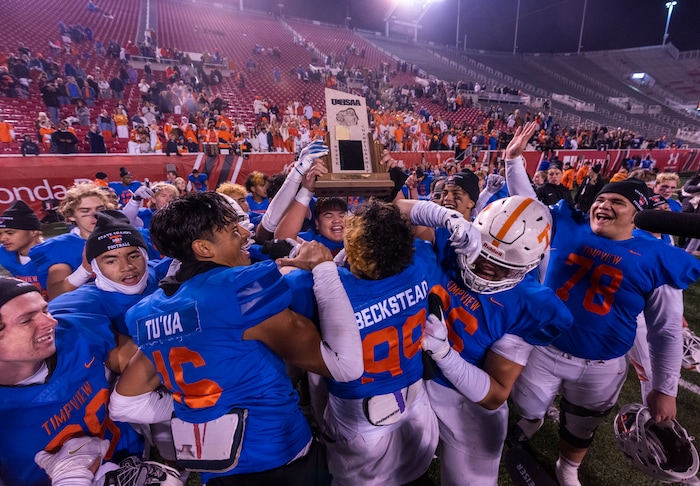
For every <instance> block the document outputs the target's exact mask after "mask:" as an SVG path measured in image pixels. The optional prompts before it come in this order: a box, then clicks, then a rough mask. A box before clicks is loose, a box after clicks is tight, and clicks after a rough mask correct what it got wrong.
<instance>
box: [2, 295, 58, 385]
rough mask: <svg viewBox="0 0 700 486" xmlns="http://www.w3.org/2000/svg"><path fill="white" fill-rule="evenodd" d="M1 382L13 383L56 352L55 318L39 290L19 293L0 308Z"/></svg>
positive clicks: (24, 376) (27, 374)
mask: <svg viewBox="0 0 700 486" xmlns="http://www.w3.org/2000/svg"><path fill="white" fill-rule="evenodd" d="M0 322H1V323H2V325H1V326H0V327H1V329H0V383H1V384H3V385H9V384H16V383H17V382H19V381H21V380H23V379H26V378H28V377H29V376H31V375H32V374H34V373H36V371H38V370H39V367H40V366H41V363H42V361H43V360H45V359H46V358H48V357H49V356H51V355H53V354H54V353H55V352H56V343H55V340H54V328H55V327H56V324H57V322H56V319H54V318H53V317H51V314H49V308H48V305H47V303H46V301H45V300H44V299H43V298H42V297H41V294H40V293H39V292H28V293H26V294H22V295H18V296H17V297H15V298H14V299H12V300H10V301H8V302H7V303H5V305H3V306H2V307H1V308H0Z"/></svg>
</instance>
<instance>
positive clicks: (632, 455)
mask: <svg viewBox="0 0 700 486" xmlns="http://www.w3.org/2000/svg"><path fill="white" fill-rule="evenodd" d="M613 427H614V430H615V439H616V440H617V445H618V447H619V448H620V450H622V452H623V453H624V454H625V455H626V456H627V458H628V459H629V460H630V461H631V463H632V466H634V467H635V468H636V469H639V470H640V471H642V472H643V473H645V474H646V475H648V476H651V477H652V478H654V479H656V480H657V481H662V482H671V483H673V482H679V481H684V480H686V479H690V478H691V477H693V476H695V475H696V474H697V472H698V451H697V450H696V449H695V445H694V444H693V438H691V437H689V436H688V432H687V431H686V430H685V429H684V428H683V427H682V426H681V424H679V423H678V421H676V420H672V421H667V422H656V421H655V420H654V419H653V418H652V416H651V412H650V411H649V408H648V407H645V406H644V405H642V404H641V403H630V404H627V405H624V406H623V407H622V408H621V409H620V411H619V412H618V414H617V415H616V416H615V420H614V422H613Z"/></svg>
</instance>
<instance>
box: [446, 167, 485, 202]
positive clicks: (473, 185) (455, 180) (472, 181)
mask: <svg viewBox="0 0 700 486" xmlns="http://www.w3.org/2000/svg"><path fill="white" fill-rule="evenodd" d="M449 184H455V185H457V186H459V187H461V188H462V189H463V190H464V192H466V193H467V195H468V196H469V199H471V200H472V202H474V203H475V204H476V200H477V199H479V176H477V175H476V174H475V173H473V172H472V171H470V170H464V171H462V172H457V173H456V174H455V175H453V176H451V177H449V178H448V179H447V181H446V182H445V185H449Z"/></svg>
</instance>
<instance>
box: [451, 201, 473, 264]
mask: <svg viewBox="0 0 700 486" xmlns="http://www.w3.org/2000/svg"><path fill="white" fill-rule="evenodd" d="M444 226H445V228H447V230H448V231H449V232H450V241H451V244H452V246H453V247H454V249H455V252H456V253H459V254H461V255H464V256H466V257H467V261H468V262H469V264H470V265H471V264H472V263H474V260H476V258H477V257H478V256H479V252H481V233H480V232H479V230H478V229H476V227H475V226H474V225H473V224H471V223H470V222H469V221H467V220H466V219H464V216H462V215H461V214H460V213H458V212H457V211H452V212H451V213H450V214H449V215H448V217H447V218H446V219H445V223H444Z"/></svg>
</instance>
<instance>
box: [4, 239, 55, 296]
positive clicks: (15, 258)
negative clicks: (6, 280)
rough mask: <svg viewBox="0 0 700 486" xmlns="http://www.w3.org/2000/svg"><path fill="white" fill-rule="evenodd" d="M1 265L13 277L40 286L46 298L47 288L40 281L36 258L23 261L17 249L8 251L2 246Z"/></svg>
mask: <svg viewBox="0 0 700 486" xmlns="http://www.w3.org/2000/svg"><path fill="white" fill-rule="evenodd" d="M0 267H2V268H4V269H5V270H7V271H8V272H10V273H11V274H12V276H13V277H15V278H18V279H20V280H24V281H25V282H28V283H30V284H32V285H36V286H37V287H39V289H41V293H42V295H43V296H44V298H46V289H45V288H44V287H42V286H41V282H39V269H38V268H37V266H36V262H35V261H34V260H31V259H30V260H29V261H28V262H27V263H22V262H20V261H19V255H18V254H17V252H16V251H7V250H6V249H5V248H3V247H1V246H0Z"/></svg>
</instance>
